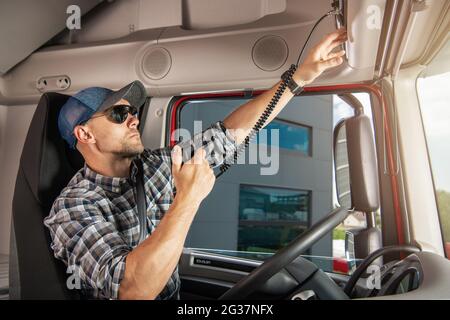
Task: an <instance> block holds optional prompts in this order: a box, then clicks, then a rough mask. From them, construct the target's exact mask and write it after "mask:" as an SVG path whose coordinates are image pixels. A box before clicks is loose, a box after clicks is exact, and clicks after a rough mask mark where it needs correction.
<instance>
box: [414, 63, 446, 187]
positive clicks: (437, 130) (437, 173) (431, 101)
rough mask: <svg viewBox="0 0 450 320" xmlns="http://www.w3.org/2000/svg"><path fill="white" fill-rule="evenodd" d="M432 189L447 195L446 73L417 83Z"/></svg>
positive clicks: (419, 80)
mask: <svg viewBox="0 0 450 320" xmlns="http://www.w3.org/2000/svg"><path fill="white" fill-rule="evenodd" d="M417 91H418V95H419V101H420V108H421V111H422V117H423V122H424V129H425V135H426V139H427V144H428V151H429V153H430V158H431V167H432V171H433V177H434V183H435V187H436V189H439V190H446V191H448V192H450V72H447V73H443V74H440V75H435V76H431V77H427V78H419V79H418V81H417Z"/></svg>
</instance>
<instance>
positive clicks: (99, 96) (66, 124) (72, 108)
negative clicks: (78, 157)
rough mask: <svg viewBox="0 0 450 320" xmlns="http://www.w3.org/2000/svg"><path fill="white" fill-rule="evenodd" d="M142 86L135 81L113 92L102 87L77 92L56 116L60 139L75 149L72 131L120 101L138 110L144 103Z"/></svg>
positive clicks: (143, 88)
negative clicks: (124, 101) (126, 102)
mask: <svg viewBox="0 0 450 320" xmlns="http://www.w3.org/2000/svg"><path fill="white" fill-rule="evenodd" d="M145 98H146V91H145V87H144V85H143V84H142V83H141V82H140V81H138V80H136V81H133V82H131V83H130V84H128V85H126V86H125V87H123V88H122V89H119V90H117V91H113V90H110V89H107V88H102V87H90V88H87V89H83V90H81V91H79V92H77V93H76V94H75V95H73V96H72V97H70V98H69V99H67V101H66V103H65V104H64V105H63V106H62V107H61V110H60V112H59V116H58V129H59V133H60V134H61V137H62V138H63V139H64V140H66V142H67V143H68V144H69V146H70V147H71V148H73V149H75V145H76V143H77V138H76V137H75V135H74V134H73V129H74V128H75V127H76V126H77V125H79V124H81V123H83V122H86V121H88V120H89V119H90V118H91V117H92V115H93V114H94V113H96V112H101V111H103V110H106V109H108V108H109V107H111V106H112V105H114V104H115V103H117V101H119V100H120V99H125V100H127V101H128V102H129V103H130V104H131V105H132V106H135V107H136V108H138V109H139V108H140V107H141V106H142V105H143V104H144V101H145Z"/></svg>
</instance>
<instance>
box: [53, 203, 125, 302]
mask: <svg viewBox="0 0 450 320" xmlns="http://www.w3.org/2000/svg"><path fill="white" fill-rule="evenodd" d="M44 224H45V226H46V227H48V229H49V230H50V235H51V238H52V244H51V248H52V249H53V251H54V254H55V257H56V258H58V259H60V260H62V261H63V262H65V263H66V265H67V271H68V276H69V273H70V274H71V275H72V276H74V277H79V280H80V283H81V287H82V289H84V290H86V291H94V292H95V293H94V295H95V296H98V297H101V298H106V299H117V298H118V295H119V288H120V281H121V280H122V278H123V276H124V274H125V259H126V256H127V254H128V253H129V252H130V251H131V248H129V246H128V245H127V244H126V243H125V241H124V240H123V238H122V237H121V236H120V234H119V232H118V231H117V230H116V228H115V227H114V226H113V224H112V223H110V222H108V221H106V220H105V218H104V217H103V215H102V214H101V211H100V209H99V208H98V207H97V206H96V205H95V204H93V203H91V201H89V200H86V199H81V198H75V199H73V198H58V199H57V200H56V201H55V203H54V205H53V207H52V210H51V212H50V214H49V216H48V217H46V218H45V220H44Z"/></svg>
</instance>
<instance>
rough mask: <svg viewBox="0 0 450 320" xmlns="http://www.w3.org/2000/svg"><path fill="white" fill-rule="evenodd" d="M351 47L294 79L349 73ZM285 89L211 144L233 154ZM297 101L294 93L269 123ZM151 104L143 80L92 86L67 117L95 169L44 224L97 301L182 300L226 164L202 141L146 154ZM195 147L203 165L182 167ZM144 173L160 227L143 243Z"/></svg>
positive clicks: (247, 107)
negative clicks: (193, 250)
mask: <svg viewBox="0 0 450 320" xmlns="http://www.w3.org/2000/svg"><path fill="white" fill-rule="evenodd" d="M345 40H346V33H345V30H344V29H341V30H338V31H335V32H333V33H331V34H329V35H327V36H326V37H324V38H323V39H322V40H321V41H320V42H319V44H318V45H317V46H315V47H314V48H313V49H312V50H311V51H310V53H309V54H308V55H307V57H306V59H305V60H304V62H303V63H302V65H300V66H299V68H298V69H297V71H296V72H295V74H294V75H293V80H294V81H295V82H296V83H297V84H299V85H301V86H304V85H306V84H309V83H311V82H312V81H313V80H314V79H315V78H316V77H318V76H319V75H320V74H321V73H322V72H323V71H324V70H326V69H329V68H333V67H336V66H338V65H340V64H341V63H342V62H343V58H342V56H343V55H344V54H345V52H344V51H339V52H337V53H333V52H332V50H333V49H334V48H336V47H337V46H339V45H340V44H342V43H343V42H345ZM279 85H280V82H278V83H277V84H276V85H275V86H274V87H273V88H271V89H270V90H267V91H266V92H265V93H263V94H261V95H260V96H259V97H257V98H255V99H253V100H251V101H249V102H247V103H246V104H244V105H242V106H240V107H239V108H237V109H236V110H234V111H233V112H232V113H231V114H230V115H228V116H227V117H226V118H225V119H224V120H223V122H222V121H219V122H217V123H215V124H213V125H212V126H211V127H209V128H208V129H206V130H205V131H204V133H203V134H204V135H206V136H208V137H210V141H211V143H212V149H211V150H212V151H214V150H222V151H223V150H225V152H226V153H227V154H232V153H233V150H234V149H235V145H236V144H239V143H241V142H242V141H243V139H244V138H245V136H246V135H247V134H248V133H249V132H250V131H251V128H252V127H253V125H254V124H255V122H256V121H257V120H258V118H259V116H260V115H261V113H262V112H263V111H264V110H265V108H266V106H267V104H268V103H269V101H270V100H271V98H272V96H273V95H274V93H275V92H276V90H277V88H278V86H279ZM292 97H293V94H292V93H291V91H290V89H289V88H287V89H286V91H285V93H284V94H283V95H282V96H281V98H280V100H279V102H278V104H277V106H276V108H275V109H274V111H273V113H272V115H271V116H270V118H269V120H268V121H267V122H266V124H267V123H268V122H270V121H271V120H272V119H273V118H274V117H275V116H276V115H277V114H278V113H279V112H280V111H281V110H282V108H283V107H284V106H285V105H286V104H287V103H288V101H289V100H290V99H291V98H292ZM144 99H145V89H144V87H143V86H142V84H141V83H140V82H139V81H135V82H133V83H131V84H129V85H128V86H126V87H124V88H122V89H121V90H119V91H117V92H114V91H111V90H108V89H105V88H98V87H94V88H88V89H85V90H82V91H80V92H79V93H77V94H76V95H75V96H73V97H71V98H69V100H68V101H67V102H66V104H65V105H64V106H63V107H62V109H61V112H60V116H59V119H58V125H59V129H60V132H61V135H62V137H63V138H64V139H65V140H66V141H67V143H68V144H69V145H70V146H71V147H72V148H77V149H78V150H79V152H80V153H81V154H82V156H83V157H84V160H85V166H84V168H82V169H81V170H80V171H79V172H78V173H77V174H76V175H75V176H74V177H73V178H72V180H71V181H70V182H69V184H68V186H67V187H66V188H65V189H63V190H62V192H61V194H60V195H59V197H58V198H57V199H56V200H55V202H54V204H53V207H52V209H51V212H50V214H49V216H48V217H46V218H45V220H44V223H45V225H46V226H47V227H48V228H49V230H50V234H51V237H52V245H51V246H52V249H53V250H54V253H55V257H56V258H58V259H61V260H62V261H64V263H65V264H66V265H67V266H68V268H69V270H71V271H72V272H73V273H74V274H75V275H76V276H78V277H79V279H80V281H81V284H82V289H83V290H84V292H85V294H87V295H88V297H91V298H110V299H176V298H177V297H178V292H179V287H180V280H179V276H178V270H177V265H178V261H179V258H180V255H181V253H182V249H183V244H184V241H185V239H186V236H187V233H188V230H189V227H190V225H191V223H192V220H193V218H194V216H195V214H196V212H197V210H198V208H199V206H200V204H201V202H202V200H203V199H204V198H205V197H206V196H207V195H208V194H209V192H210V191H211V189H212V188H213V185H214V182H215V177H214V174H213V172H212V169H211V166H216V165H218V164H220V163H216V162H215V161H214V159H213V157H211V154H210V155H208V156H207V155H206V152H205V150H204V148H202V144H201V142H200V143H197V142H198V139H195V137H194V139H193V140H192V141H185V142H182V143H181V144H180V145H181V147H180V146H176V147H174V149H173V150H172V152H171V151H170V149H169V148H163V149H158V150H154V151H150V150H146V149H144V147H143V145H142V142H141V138H140V135H139V132H138V130H137V127H138V124H139V120H138V119H137V117H136V114H137V111H138V110H137V108H138V107H139V106H141V105H142V104H143V102H144ZM236 129H239V130H236ZM196 141H197V142H196ZM191 146H192V147H194V149H195V150H196V151H195V154H194V157H193V158H192V159H190V160H189V161H187V162H184V164H182V162H183V161H182V160H183V159H184V158H183V156H182V153H183V151H182V148H186V147H191ZM183 154H184V153H183ZM138 165H139V166H141V165H142V168H141V170H143V175H144V182H145V183H144V189H145V194H146V206H147V225H148V229H150V232H149V233H150V235H149V236H148V237H147V238H146V239H145V240H144V241H142V242H141V243H139V232H140V228H139V219H138V214H137V212H138V210H137V206H136V172H137V166H138ZM175 191H176V192H175ZM158 222H159V223H158ZM156 224H157V228H155V226H156Z"/></svg>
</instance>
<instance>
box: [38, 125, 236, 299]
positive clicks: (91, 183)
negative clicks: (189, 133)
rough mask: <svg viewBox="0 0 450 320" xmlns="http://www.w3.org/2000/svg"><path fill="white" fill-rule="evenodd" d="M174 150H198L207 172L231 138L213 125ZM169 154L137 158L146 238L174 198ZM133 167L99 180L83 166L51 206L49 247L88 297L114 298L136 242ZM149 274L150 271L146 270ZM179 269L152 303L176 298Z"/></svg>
mask: <svg viewBox="0 0 450 320" xmlns="http://www.w3.org/2000/svg"><path fill="white" fill-rule="evenodd" d="M179 145H180V146H181V147H182V150H183V159H184V160H187V159H188V158H190V156H191V155H192V150H197V149H198V148H199V147H201V146H203V147H204V148H205V150H206V154H207V160H208V161H209V163H210V165H211V166H212V167H215V166H218V165H220V164H221V162H223V161H221V160H220V159H218V157H217V156H215V155H217V154H221V155H225V157H226V158H225V159H228V157H229V156H230V157H231V156H232V154H233V152H234V149H235V144H234V139H233V136H232V135H231V134H230V133H229V131H228V130H226V129H225V127H224V125H223V123H222V122H220V121H219V122H217V123H215V124H213V125H212V126H210V127H209V128H208V129H206V130H205V131H203V133H201V134H197V135H195V136H194V137H193V139H191V140H186V141H183V142H181V143H179ZM170 152H171V149H170V148H162V149H158V150H154V151H150V150H147V149H146V150H145V151H144V152H143V153H142V154H141V155H140V156H139V157H138V158H140V159H141V160H142V164H143V169H144V189H145V193H146V205H147V229H148V233H149V234H151V232H152V231H153V230H154V228H155V227H156V226H157V225H158V223H159V221H160V220H161V219H162V218H163V217H164V214H165V213H166V212H167V211H168V210H169V207H170V205H171V203H172V201H173V199H174V195H175V192H176V190H174V182H173V177H172V163H171V154H170ZM136 173H137V166H136V164H135V162H134V161H133V162H132V165H131V168H130V177H129V178H118V177H106V176H102V175H100V174H98V173H96V172H94V171H93V170H91V169H90V168H89V167H88V166H87V165H85V166H84V168H82V169H81V170H80V171H78V172H77V173H76V174H75V176H74V177H73V178H72V179H71V180H70V182H69V183H68V185H67V187H66V188H64V189H63V190H62V192H61V194H60V195H59V196H58V198H56V200H55V202H54V203H53V206H52V209H51V211H50V214H49V215H48V216H47V217H46V218H45V219H44V224H45V226H47V227H48V228H49V230H50V235H51V238H52V243H51V248H52V249H53V251H54V254H55V257H56V258H58V259H60V260H62V261H63V262H64V263H65V264H66V265H67V267H68V272H70V273H72V274H73V275H75V276H77V277H79V280H80V283H81V289H82V290H83V292H84V294H85V295H87V296H88V297H90V298H98V299H105V298H106V299H108V298H109V299H117V298H118V293H119V287H120V281H121V280H122V278H123V276H124V272H125V259H126V257H127V254H128V253H129V252H130V251H132V250H133V248H135V247H136V246H137V245H138V244H139V243H138V242H139V218H138V213H137V206H136V200H135V199H136V185H135V184H136ZM148 272H149V273H150V272H152V271H151V270H148ZM179 289H180V278H179V275H178V267H176V268H175V270H174V272H173V274H172V275H171V277H170V279H169V281H168V282H167V284H166V286H165V288H164V289H163V291H162V292H161V293H160V294H159V296H158V297H157V299H171V298H176V297H177V296H178V292H179Z"/></svg>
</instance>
